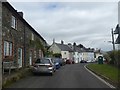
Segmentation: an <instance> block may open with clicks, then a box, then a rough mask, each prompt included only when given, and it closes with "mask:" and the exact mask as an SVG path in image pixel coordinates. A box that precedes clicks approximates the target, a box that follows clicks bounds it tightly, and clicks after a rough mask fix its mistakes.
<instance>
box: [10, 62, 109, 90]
mask: <svg viewBox="0 0 120 90" xmlns="http://www.w3.org/2000/svg"><path fill="white" fill-rule="evenodd" d="M84 65H85V64H83V63H79V64H70V65H68V64H67V65H65V66H63V67H61V68H60V69H59V70H58V71H56V72H55V74H54V75H53V76H50V75H31V76H28V77H26V78H24V79H21V80H19V81H17V82H15V83H14V84H12V85H10V86H9V87H8V88H110V87H109V86H107V85H106V84H104V83H103V82H102V81H100V80H99V79H98V78H96V77H95V76H93V75H92V74H91V73H89V72H88V71H87V70H86V69H85V68H84Z"/></svg>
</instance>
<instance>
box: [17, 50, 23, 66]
mask: <svg viewBox="0 0 120 90" xmlns="http://www.w3.org/2000/svg"><path fill="white" fill-rule="evenodd" d="M18 65H19V66H18V67H19V68H21V67H22V49H21V48H18Z"/></svg>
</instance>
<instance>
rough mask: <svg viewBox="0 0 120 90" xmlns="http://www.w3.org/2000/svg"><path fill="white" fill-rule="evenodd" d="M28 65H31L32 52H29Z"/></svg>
mask: <svg viewBox="0 0 120 90" xmlns="http://www.w3.org/2000/svg"><path fill="white" fill-rule="evenodd" d="M29 65H32V51H30V56H29Z"/></svg>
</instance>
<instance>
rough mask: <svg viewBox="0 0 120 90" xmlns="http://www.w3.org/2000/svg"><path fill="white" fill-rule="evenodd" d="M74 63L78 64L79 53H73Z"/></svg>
mask: <svg viewBox="0 0 120 90" xmlns="http://www.w3.org/2000/svg"><path fill="white" fill-rule="evenodd" d="M74 61H75V63H79V61H80V53H78V52H74Z"/></svg>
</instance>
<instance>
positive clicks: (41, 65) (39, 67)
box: [33, 58, 55, 75]
mask: <svg viewBox="0 0 120 90" xmlns="http://www.w3.org/2000/svg"><path fill="white" fill-rule="evenodd" d="M54 72H55V68H54V64H53V62H52V60H51V59H50V58H43V59H37V61H36V62H35V64H34V66H33V73H34V74H35V73H49V74H51V75H53V73H54Z"/></svg>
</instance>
